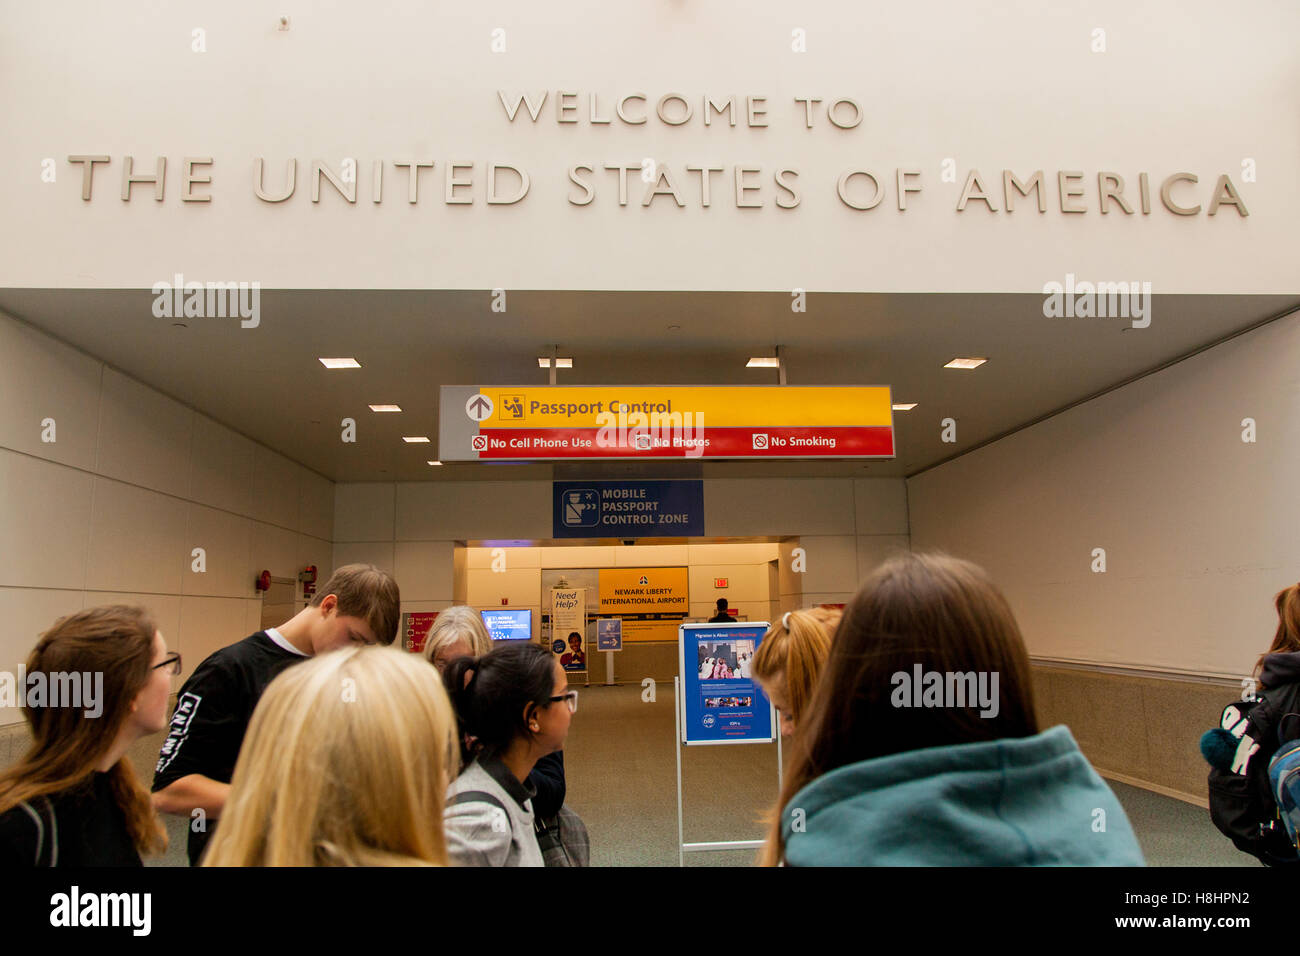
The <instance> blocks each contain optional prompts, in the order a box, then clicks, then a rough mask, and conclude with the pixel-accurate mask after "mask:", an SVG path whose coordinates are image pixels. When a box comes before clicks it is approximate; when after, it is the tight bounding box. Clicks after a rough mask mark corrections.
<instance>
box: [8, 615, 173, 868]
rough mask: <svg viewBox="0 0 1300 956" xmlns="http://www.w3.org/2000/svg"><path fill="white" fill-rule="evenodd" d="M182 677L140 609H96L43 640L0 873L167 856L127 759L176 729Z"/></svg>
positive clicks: (34, 662) (60, 624)
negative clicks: (170, 711) (174, 705)
mask: <svg viewBox="0 0 1300 956" xmlns="http://www.w3.org/2000/svg"><path fill="white" fill-rule="evenodd" d="M180 671H181V657H180V654H169V653H167V644H166V642H165V641H164V640H163V636H162V634H160V633H159V632H158V629H157V628H156V627H155V626H154V622H153V619H152V617H151V616H150V614H149V612H148V611H146V610H145V609H144V608H141V607H127V606H125V605H112V606H108V607H96V608H90V609H88V610H84V611H80V612H78V613H76V614H72V615H69V616H68V617H64V618H61V619H60V620H59V621H57V622H56V623H55V625H54V626H53V627H52V628H50V630H48V631H46V632H45V633H44V634H43V635H41V638H40V640H39V641H37V643H36V647H35V649H34V650H33V651H32V652H31V655H30V656H29V657H28V658H27V663H26V672H25V676H24V679H22V680H20V685H21V686H18V687H16V688H15V689H16V691H17V694H18V696H19V698H20V702H21V703H22V706H23V716H24V717H26V719H27V723H28V724H29V725H30V727H31V733H32V744H31V747H30V748H29V749H28V751H27V753H26V754H24V755H23V757H22V758H21V759H20V760H19V761H18V762H17V763H16V764H14V765H13V766H12V767H10V768H9V769H8V770H6V771H4V773H0V869H5V868H8V867H32V866H40V867H44V866H140V865H141V861H140V854H141V853H161V852H162V851H163V850H164V849H165V848H166V846H167V834H166V831H165V830H164V829H163V826H162V824H161V823H160V821H159V819H158V817H157V815H156V814H155V812H154V808H153V803H152V801H151V800H150V797H149V791H148V790H146V789H145V788H144V787H143V786H141V784H140V782H139V781H138V780H137V779H136V775H135V771H134V770H133V769H132V767H131V762H130V760H129V759H127V756H126V753H127V750H128V749H129V748H130V746H131V745H132V744H133V743H135V742H136V741H137V740H139V739H140V738H141V737H144V736H147V735H149V734H155V733H158V732H159V731H161V730H162V729H163V728H164V727H166V726H167V700H168V698H169V697H170V696H171V679H172V677H173V676H174V675H176V674H179V673H180Z"/></svg>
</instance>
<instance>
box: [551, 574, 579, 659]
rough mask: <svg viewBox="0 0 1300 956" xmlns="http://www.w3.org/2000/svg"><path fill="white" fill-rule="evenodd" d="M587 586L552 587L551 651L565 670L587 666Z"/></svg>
mask: <svg viewBox="0 0 1300 956" xmlns="http://www.w3.org/2000/svg"><path fill="white" fill-rule="evenodd" d="M586 633H587V589H586V588H552V589H551V650H552V651H554V652H555V654H556V655H557V656H558V657H559V658H560V666H562V667H563V668H564V669H565V670H566V671H570V672H574V671H585V670H586V669H587V648H586V646H585V636H584V635H586Z"/></svg>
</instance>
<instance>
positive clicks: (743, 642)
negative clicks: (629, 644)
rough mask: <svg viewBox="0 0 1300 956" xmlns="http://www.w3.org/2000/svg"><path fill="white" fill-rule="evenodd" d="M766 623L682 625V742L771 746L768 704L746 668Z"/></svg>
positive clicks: (771, 715) (680, 634)
mask: <svg viewBox="0 0 1300 956" xmlns="http://www.w3.org/2000/svg"><path fill="white" fill-rule="evenodd" d="M767 628H768V625H767V624H766V623H748V622H747V623H744V624H682V625H681V626H680V628H679V631H678V649H679V671H680V674H681V686H682V702H681V708H682V742H683V743H686V744H757V743H771V742H772V741H773V740H774V739H775V738H774V737H773V736H772V729H773V727H774V721H773V712H772V704H771V702H770V701H769V700H768V699H767V697H766V695H764V693H763V691H762V690H761V689H760V688H759V686H758V681H756V680H755V679H754V677H753V674H752V672H751V670H750V667H751V663H752V661H753V658H754V652H755V651H756V650H758V645H759V643H760V642H761V641H762V640H763V635H764V634H766V633H767Z"/></svg>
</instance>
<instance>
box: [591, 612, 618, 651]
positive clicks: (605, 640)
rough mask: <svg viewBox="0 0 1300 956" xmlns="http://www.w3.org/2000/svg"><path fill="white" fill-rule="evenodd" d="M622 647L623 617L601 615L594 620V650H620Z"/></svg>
mask: <svg viewBox="0 0 1300 956" xmlns="http://www.w3.org/2000/svg"><path fill="white" fill-rule="evenodd" d="M622 649H623V619H622V618H621V617H602V618H600V619H598V620H597V621H596V650H598V651H621V650H622Z"/></svg>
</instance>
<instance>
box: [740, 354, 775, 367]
mask: <svg viewBox="0 0 1300 956" xmlns="http://www.w3.org/2000/svg"><path fill="white" fill-rule="evenodd" d="M780 367H781V360H780V359H779V358H777V357H776V356H775V355H755V356H754V357H753V358H752V359H750V360H749V361H748V362H746V363H745V368H780Z"/></svg>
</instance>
